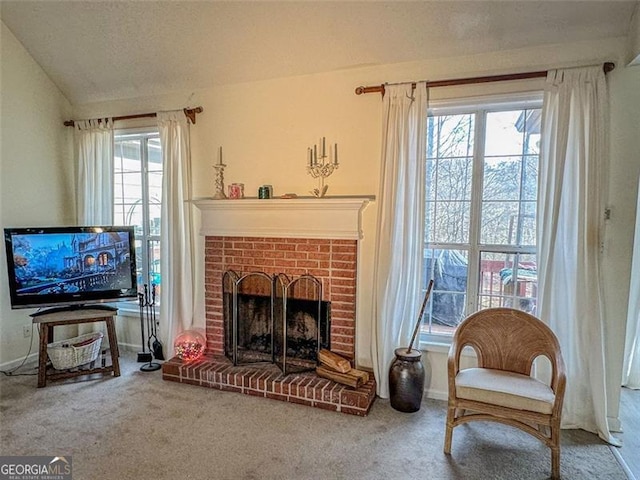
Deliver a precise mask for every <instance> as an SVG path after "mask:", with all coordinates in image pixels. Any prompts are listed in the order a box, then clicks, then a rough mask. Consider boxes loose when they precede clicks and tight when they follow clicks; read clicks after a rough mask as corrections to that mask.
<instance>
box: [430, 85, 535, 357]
mask: <svg viewBox="0 0 640 480" xmlns="http://www.w3.org/2000/svg"><path fill="white" fill-rule="evenodd" d="M542 106H543V91H531V92H523V93H505V94H498V95H487V96H479V97H466V98H455V99H446V100H435V101H431V102H430V104H429V108H428V112H427V115H428V116H438V115H459V114H465V113H467V114H468V113H474V114H477V113H480V112H482V113H483V114H482V115H476V117H475V120H474V147H473V156H472V158H473V166H472V179H471V199H470V209H471V210H470V221H469V240H468V242H469V243H468V244H460V243H445V242H442V243H438V242H434V243H431V242H430V241H429V239H428V238H426V237H425V239H424V250H427V249H453V250H461V248H460V247H461V246H463V247H465V248H466V247H467V246H468V249H466V252H467V255H468V265H470V266H471V265H473V268H469V274H468V277H467V290H466V292H465V296H466V299H465V300H466V301H465V308H464V313H463V318H464V317H466V316H468V315H470V314H471V313H472V312H475V311H478V306H479V304H480V302H479V292H478V288H479V284H480V275H481V269H480V264H479V262H480V258H481V255H482V253H485V252H486V253H506V254H514V255H515V254H537V246H535V245H534V246H531V247H525V246H515V245H514V246H511V245H499V244H498V245H496V244H482V243H480V240H481V238H480V234H481V222H482V194H483V183H484V178H483V177H484V157H485V155H484V154H485V135H486V118H487V114H488V113H491V112H500V111H510V110H517V109H523V110H524V109H534V108H535V109H538V108H540V109H542ZM426 134H427V132H426V131H425V132H424V135H426ZM424 161H425V163H426V162H427V158H426V157H425V159H424ZM425 192H426V189H425ZM424 201H425V203H426V201H427V199H426V198H425V199H424ZM425 215H427V212H426V211H425ZM463 250H464V249H463ZM423 268H425V267H424V266H423ZM422 287H423V289H424V288H426V285H423V286H422ZM423 293H424V290H423ZM429 303H430V304H431V300H430V301H429ZM421 320H422V321H424V317H423V319H421ZM452 338H453V334H451V335H448V334H442V333H429V332H424V331H422V330H421V332H420V337H419V341H420V345H421V347H422V348H424V349H427V350H430V351H436V352H445V351H446V349H447V348H448V346H449V345H450V344H451V341H452Z"/></svg>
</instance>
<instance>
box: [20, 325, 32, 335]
mask: <svg viewBox="0 0 640 480" xmlns="http://www.w3.org/2000/svg"><path fill="white" fill-rule="evenodd" d="M22 335H23V336H24V338H29V337H30V336H31V325H24V326H23V327H22Z"/></svg>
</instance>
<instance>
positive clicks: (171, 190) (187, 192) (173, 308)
mask: <svg viewBox="0 0 640 480" xmlns="http://www.w3.org/2000/svg"><path fill="white" fill-rule="evenodd" d="M157 119H158V128H159V130H160V143H161V146H162V165H163V166H162V168H163V179H162V207H161V208H162V220H161V226H160V248H161V260H160V262H161V264H160V269H161V272H162V295H161V300H160V337H161V339H162V341H163V343H164V345H165V346H166V347H165V348H166V350H165V352H166V351H169V352H173V342H174V340H175V338H176V336H177V335H178V334H180V332H182V331H184V330H187V329H189V328H190V327H191V326H192V324H193V308H194V298H193V282H194V279H193V276H194V274H193V268H194V259H193V221H192V213H191V204H190V203H189V202H188V201H187V200H191V158H190V157H191V156H190V148H189V124H188V123H187V118H186V116H185V115H184V113H183V112H182V110H176V111H171V112H158V114H157ZM171 355H172V353H170V354H169V356H171Z"/></svg>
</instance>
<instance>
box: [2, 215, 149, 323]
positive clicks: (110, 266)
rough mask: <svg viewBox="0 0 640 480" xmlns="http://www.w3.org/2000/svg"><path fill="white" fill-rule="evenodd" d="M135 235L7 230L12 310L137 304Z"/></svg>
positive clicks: (100, 230) (109, 230) (107, 230)
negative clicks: (128, 301) (131, 300)
mask: <svg viewBox="0 0 640 480" xmlns="http://www.w3.org/2000/svg"><path fill="white" fill-rule="evenodd" d="M133 229H134V227H128V226H125V227H115V226H100V227H99V226H91V227H46V228H40V227H36V228H5V229H4V243H5V247H6V252H7V271H8V275H9V295H10V297H11V308H14V309H15V308H31V307H58V308H62V309H66V308H79V307H81V306H84V305H86V304H99V303H102V302H114V301H118V300H129V299H135V298H137V276H136V255H135V236H134V230H133ZM94 306H95V305H94ZM107 308H108V307H107ZM48 311H51V310H48Z"/></svg>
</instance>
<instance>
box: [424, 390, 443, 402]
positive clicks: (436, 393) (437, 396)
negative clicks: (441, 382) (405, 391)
mask: <svg viewBox="0 0 640 480" xmlns="http://www.w3.org/2000/svg"><path fill="white" fill-rule="evenodd" d="M425 393H426V394H427V398H433V399H434V400H444V401H445V402H446V401H447V400H449V393H448V392H443V391H442V390H431V389H427V390H426V391H425Z"/></svg>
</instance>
